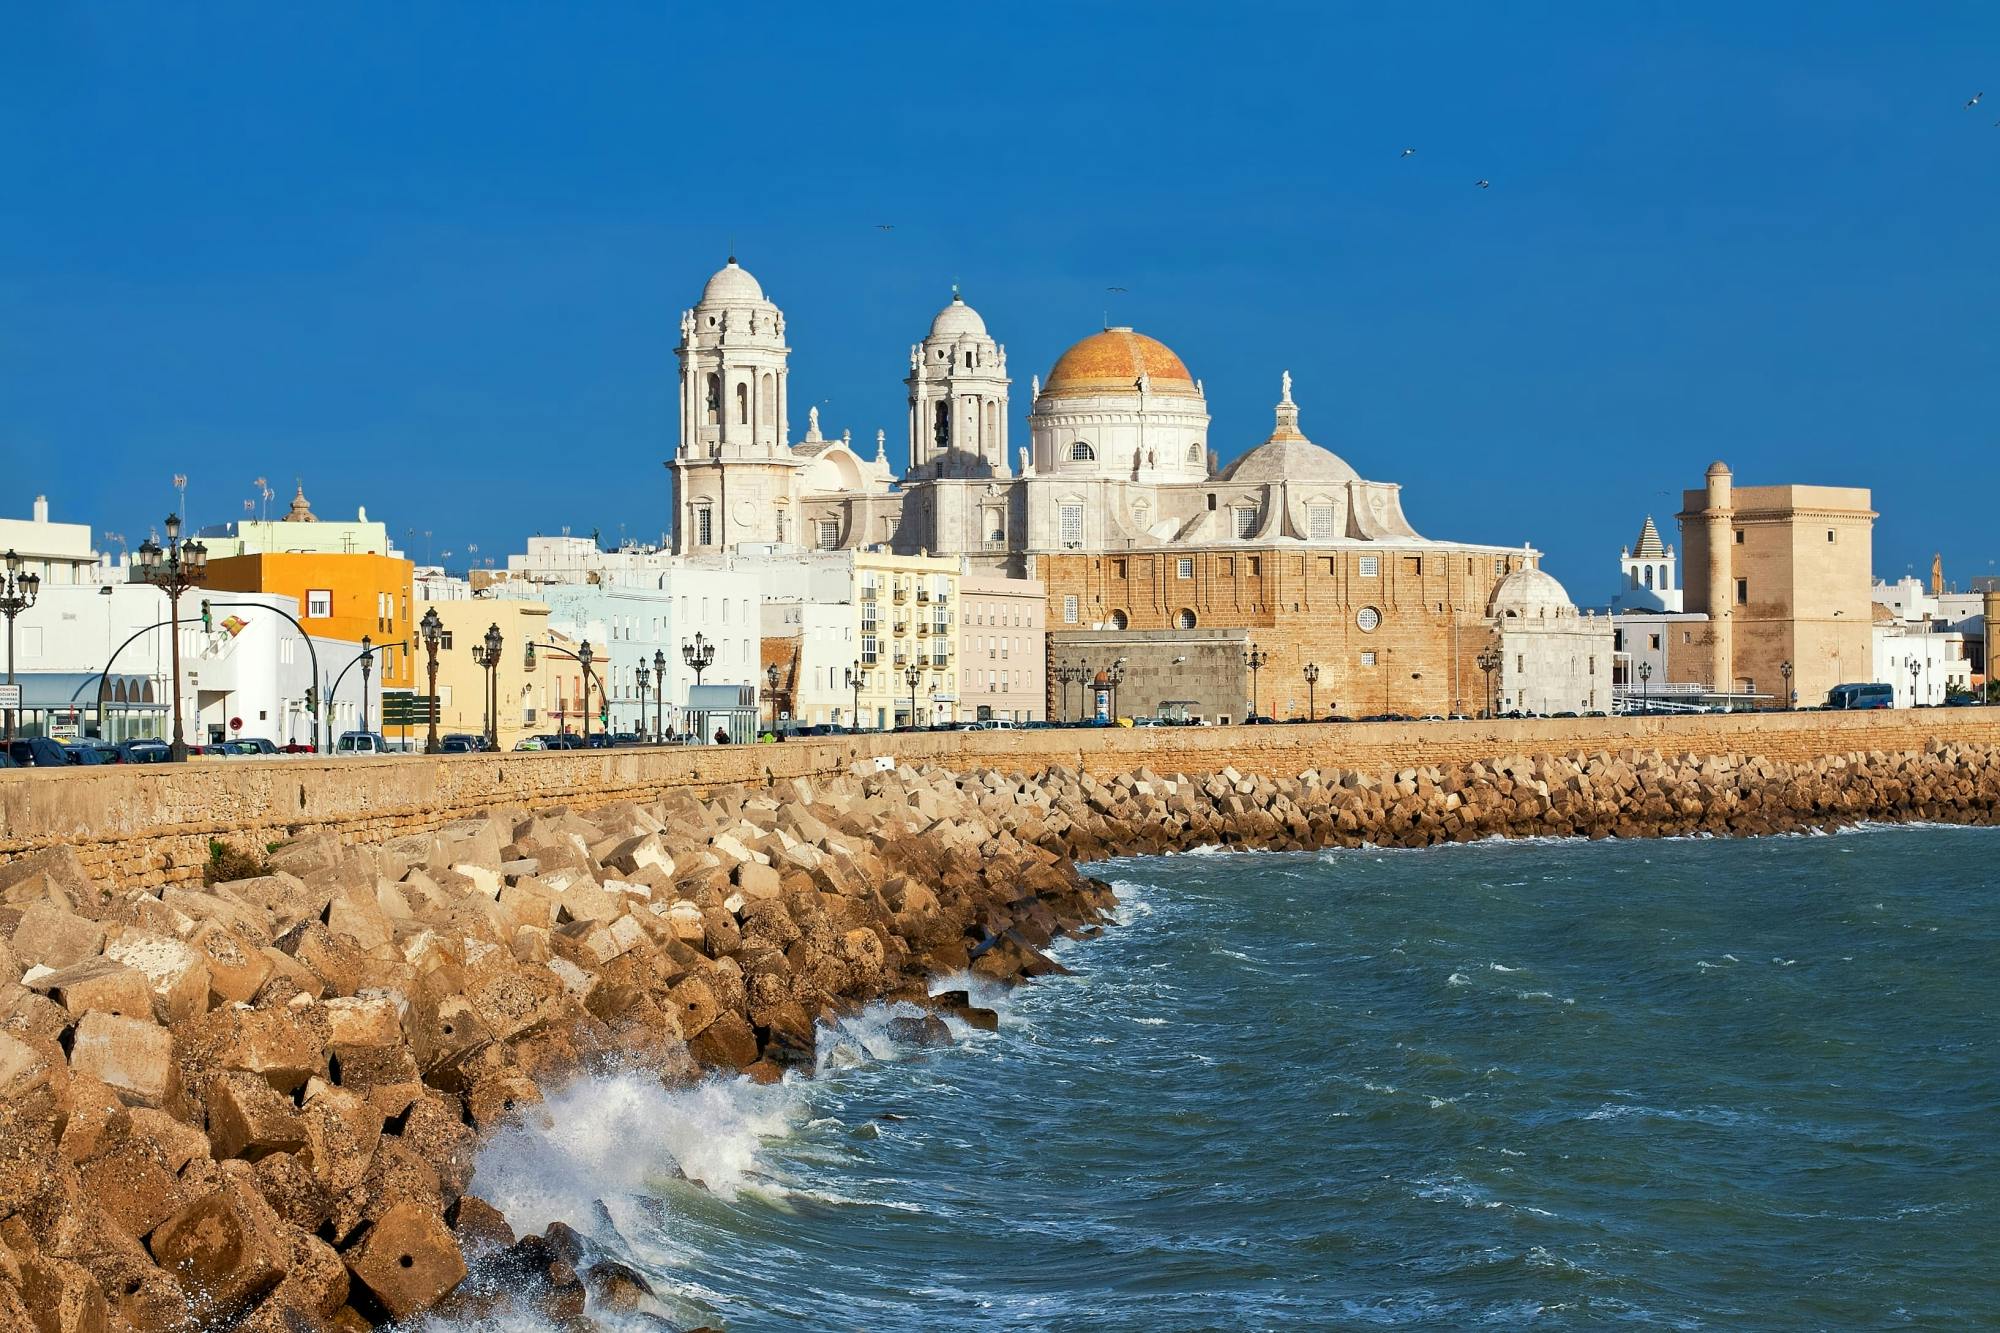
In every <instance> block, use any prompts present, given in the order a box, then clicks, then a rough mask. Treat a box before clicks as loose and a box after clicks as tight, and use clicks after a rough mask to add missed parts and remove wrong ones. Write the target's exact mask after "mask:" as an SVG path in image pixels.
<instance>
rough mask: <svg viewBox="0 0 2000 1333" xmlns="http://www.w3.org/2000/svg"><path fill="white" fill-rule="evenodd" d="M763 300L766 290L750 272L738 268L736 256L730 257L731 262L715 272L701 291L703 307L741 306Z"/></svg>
mask: <svg viewBox="0 0 2000 1333" xmlns="http://www.w3.org/2000/svg"><path fill="white" fill-rule="evenodd" d="M763 299H764V289H763V288H762V287H760V286H759V285H758V284H757V279H755V278H753V277H751V276H750V270H748V269H746V268H739V267H738V266H737V263H736V256H735V255H731V256H729V262H728V263H727V264H724V265H723V266H722V267H721V268H719V269H717V270H715V276H714V277H712V278H710V279H709V280H708V283H707V285H706V286H704V287H703V288H702V289H701V303H702V304H703V305H741V304H743V303H744V302H746V301H762V300H763Z"/></svg>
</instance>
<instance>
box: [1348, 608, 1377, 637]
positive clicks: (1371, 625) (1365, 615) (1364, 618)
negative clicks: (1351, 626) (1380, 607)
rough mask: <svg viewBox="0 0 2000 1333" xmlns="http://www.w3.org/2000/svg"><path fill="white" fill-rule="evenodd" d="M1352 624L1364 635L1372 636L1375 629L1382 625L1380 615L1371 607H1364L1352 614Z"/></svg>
mask: <svg viewBox="0 0 2000 1333" xmlns="http://www.w3.org/2000/svg"><path fill="white" fill-rule="evenodd" d="M1354 623H1355V624H1357V625H1359V626H1361V632H1362V633H1364V634H1373V633H1374V632H1375V627H1376V626H1377V625H1380V624H1381V623H1382V613H1381V612H1380V611H1377V610H1376V609H1375V608H1374V607H1372V606H1364V607H1362V608H1361V609H1360V610H1359V611H1356V612H1355V613H1354Z"/></svg>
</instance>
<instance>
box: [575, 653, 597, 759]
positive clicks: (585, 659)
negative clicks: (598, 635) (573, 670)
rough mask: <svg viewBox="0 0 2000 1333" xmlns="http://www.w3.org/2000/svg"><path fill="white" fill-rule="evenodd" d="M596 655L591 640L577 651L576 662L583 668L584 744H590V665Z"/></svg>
mask: <svg viewBox="0 0 2000 1333" xmlns="http://www.w3.org/2000/svg"><path fill="white" fill-rule="evenodd" d="M595 656H596V654H594V653H592V652H591V651H590V640H589V639H585V640H584V641H583V643H582V645H581V646H580V647H578V648H577V650H576V660H577V662H578V664H579V665H581V666H582V667H583V743H584V744H585V745H588V744H590V664H591V661H592V660H593V659H594V658H595Z"/></svg>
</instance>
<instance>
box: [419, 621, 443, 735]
mask: <svg viewBox="0 0 2000 1333" xmlns="http://www.w3.org/2000/svg"><path fill="white" fill-rule="evenodd" d="M417 628H418V629H419V630H420V631H422V633H423V636H424V651H425V652H426V653H428V654H429V655H430V666H429V670H430V682H431V692H430V699H429V703H428V707H427V708H426V709H425V711H426V712H427V713H428V714H429V715H430V724H431V725H430V737H429V739H428V740H426V741H425V742H424V753H425V754H436V753H437V752H438V644H439V643H440V642H442V641H443V639H444V618H443V617H442V616H440V615H438V609H437V608H436V607H435V606H433V607H429V608H427V609H426V610H425V611H424V618H423V619H422V620H420V621H418V622H417Z"/></svg>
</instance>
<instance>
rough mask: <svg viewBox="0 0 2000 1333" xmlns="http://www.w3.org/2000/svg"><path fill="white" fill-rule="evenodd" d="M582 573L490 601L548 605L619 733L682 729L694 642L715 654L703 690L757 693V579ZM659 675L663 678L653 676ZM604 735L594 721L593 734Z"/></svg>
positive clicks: (514, 588)
mask: <svg viewBox="0 0 2000 1333" xmlns="http://www.w3.org/2000/svg"><path fill="white" fill-rule="evenodd" d="M535 540H537V541H547V540H551V539H546V538H538V539H535ZM560 540H568V539H560ZM512 563H513V562H512V561H511V560H510V561H509V565H510V571H511V567H512ZM565 572H579V571H574V570H571V571H565ZM580 572H582V573H583V575H584V578H583V580H579V581H575V582H570V581H561V582H558V581H543V577H542V572H539V571H538V572H535V573H531V574H529V575H528V576H527V577H520V578H513V577H510V578H508V579H506V580H505V581H503V582H499V583H495V584H492V585H489V586H488V587H487V588H486V589H485V591H484V594H483V595H484V596H487V597H498V598H511V599H518V600H524V601H533V602H541V603H544V604H545V605H547V606H548V608H549V621H548V623H549V628H550V629H552V630H554V631H556V632H558V633H560V634H563V635H566V636H568V637H569V638H570V639H573V640H576V641H577V642H579V643H582V642H584V641H588V642H589V644H590V646H591V652H592V658H593V665H592V670H591V677H592V685H591V692H592V693H591V698H592V701H593V705H594V706H595V705H596V704H597V703H598V702H599V701H602V704H603V706H604V709H605V710H607V711H608V712H609V714H610V720H609V726H610V727H611V729H612V730H613V731H632V732H642V733H644V734H651V732H652V731H653V727H654V724H655V720H656V719H657V720H658V722H659V723H660V725H661V726H663V727H665V728H666V729H667V730H670V731H676V730H678V729H679V724H680V722H681V712H682V710H683V709H684V708H685V706H686V703H687V698H688V689H689V687H691V686H692V685H694V684H695V682H696V673H695V671H694V670H693V668H692V667H690V666H689V665H688V664H687V662H686V659H685V656H684V651H683V650H684V649H685V648H687V647H689V646H691V645H693V644H694V643H695V639H696V636H697V635H699V636H701V644H702V645H703V647H704V648H705V649H707V650H711V651H712V653H713V657H712V660H711V661H710V663H709V665H708V666H707V667H706V668H705V669H704V670H703V671H702V673H701V676H700V680H701V683H702V684H705V685H746V686H751V687H753V688H754V687H756V686H757V685H758V684H759V683H760V681H761V679H762V661H761V652H760V643H761V640H762V634H763V631H762V608H761V605H760V599H759V596H758V584H757V579H756V577H755V576H754V575H752V574H749V573H740V572H737V571H734V570H728V569H708V568H700V567H695V566H691V565H689V564H687V563H686V562H684V561H674V562H672V563H662V564H660V565H658V566H654V567H651V568H648V569H645V570H643V571H641V570H616V569H597V570H590V569H584V570H581V571H580ZM420 614H421V613H420ZM660 665H664V667H665V671H664V674H661V673H659V672H658V671H657V670H656V667H658V666H660ZM642 674H643V682H642ZM662 685H664V688H665V691H666V694H665V699H664V701H663V703H662V702H661V701H660V700H659V690H660V688H661V686H662ZM579 693H580V691H579ZM656 704H658V705H659V706H656ZM593 711H597V710H596V708H595V707H594V708H593ZM598 725H599V722H598V719H597V718H592V719H591V726H592V728H593V729H595V728H596V727H597V726H598ZM558 726H561V727H572V728H574V729H576V730H579V731H580V730H582V719H581V718H579V717H566V718H561V719H558Z"/></svg>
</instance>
